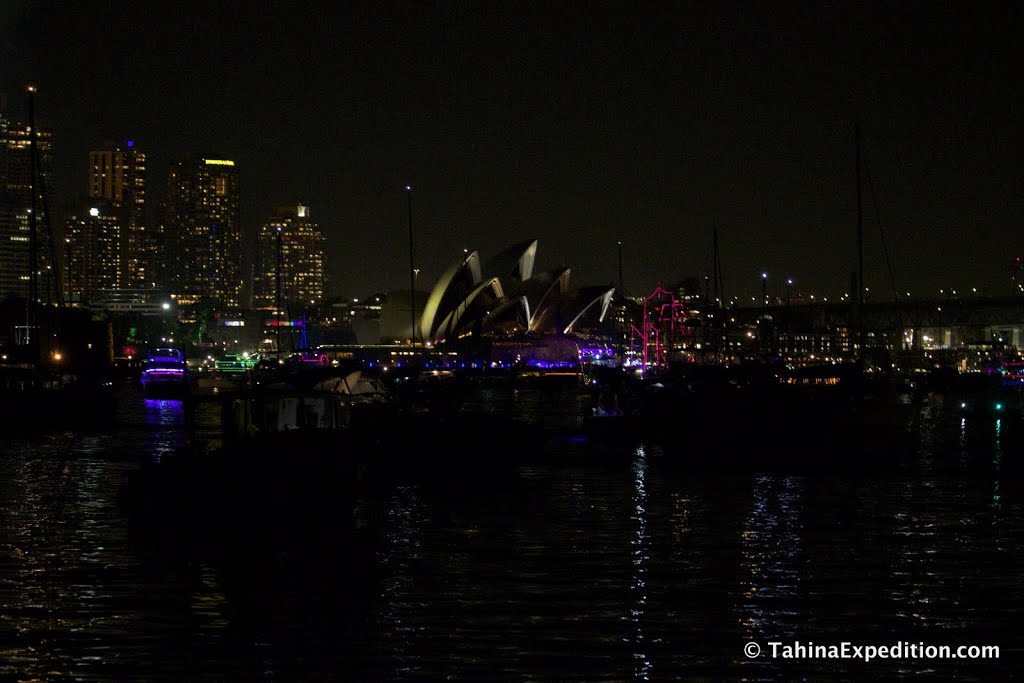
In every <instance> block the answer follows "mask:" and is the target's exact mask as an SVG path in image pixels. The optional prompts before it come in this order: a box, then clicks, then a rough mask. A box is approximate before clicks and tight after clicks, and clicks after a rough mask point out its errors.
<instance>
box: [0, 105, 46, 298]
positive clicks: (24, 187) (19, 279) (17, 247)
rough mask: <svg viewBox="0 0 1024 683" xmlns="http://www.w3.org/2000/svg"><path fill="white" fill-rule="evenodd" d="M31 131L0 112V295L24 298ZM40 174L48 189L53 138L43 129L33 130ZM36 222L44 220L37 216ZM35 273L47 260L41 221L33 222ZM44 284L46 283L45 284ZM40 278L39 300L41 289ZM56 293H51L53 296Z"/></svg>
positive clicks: (27, 276) (40, 203)
mask: <svg viewBox="0 0 1024 683" xmlns="http://www.w3.org/2000/svg"><path fill="white" fill-rule="evenodd" d="M31 137H32V130H31V128H30V127H29V126H27V125H21V124H17V123H15V122H13V121H11V120H10V119H8V118H7V117H6V116H5V115H4V114H3V112H0V296H6V295H7V294H10V293H14V294H16V295H17V296H23V297H24V296H28V294H29V288H30V285H29V281H30V268H29V241H30V234H31V231H30V222H29V214H30V212H31V209H32V154H31ZM37 147H38V151H39V163H40V171H41V175H42V177H43V179H44V180H45V183H46V185H47V186H49V187H50V188H51V189H52V185H53V181H52V178H53V175H52V172H51V169H52V164H51V157H52V148H53V135H52V134H51V133H50V132H49V131H46V130H43V129H39V130H38V131H37ZM42 196H43V194H42V188H39V192H38V194H37V197H38V199H37V206H39V207H43V204H44V203H43V201H42ZM37 215H38V216H39V218H40V219H42V218H45V216H44V215H43V214H42V212H41V209H40V213H39V214H37ZM36 236H37V240H38V241H37V245H38V249H39V252H38V254H39V260H38V264H39V270H40V271H41V272H42V271H45V270H46V269H47V264H48V263H50V262H51V261H52V259H51V258H50V242H49V236H48V234H47V230H46V228H45V222H44V221H43V220H38V221H37V226H36ZM47 282H48V281H47ZM44 286H45V285H44V284H43V281H42V278H40V297H42V292H43V291H44V290H43V287H44ZM55 293H56V292H54V294H55Z"/></svg>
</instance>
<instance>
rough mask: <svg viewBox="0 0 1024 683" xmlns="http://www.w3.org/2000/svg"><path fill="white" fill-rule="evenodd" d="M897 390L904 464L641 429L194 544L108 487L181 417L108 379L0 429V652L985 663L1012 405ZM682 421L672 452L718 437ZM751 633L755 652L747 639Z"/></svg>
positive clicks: (1007, 665) (313, 659)
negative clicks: (969, 407)
mask: <svg viewBox="0 0 1024 683" xmlns="http://www.w3.org/2000/svg"><path fill="white" fill-rule="evenodd" d="M520 398H521V399H522V400H520V401H517V403H516V405H519V406H534V407H535V408H534V409H535V410H537V411H538V412H545V411H546V412H547V413H551V412H552V411H553V410H554V409H555V408H557V407H558V406H562V407H563V408H565V404H564V401H563V400H562V399H561V398H556V399H553V400H546V399H544V398H543V397H538V396H523V397H520ZM492 399H493V400H494V401H503V400H505V398H504V397H499V396H494V397H490V398H489V397H487V396H484V397H483V398H482V400H483V401H484V402H485V403H486V402H487V401H488V400H492ZM566 409H568V408H566ZM915 411H916V413H915V415H916V416H915V421H916V424H915V427H916V430H917V432H916V433H917V434H918V437H917V439H916V440H915V444H914V446H913V452H910V453H903V454H902V460H903V461H904V462H907V463H909V466H908V467H903V468H894V469H886V470H885V471H877V472H872V471H864V470H851V471H843V470H835V471H829V472H818V473H814V474H806V473H805V474H799V473H792V472H786V471H779V470H778V469H777V468H772V469H765V470H759V469H758V468H756V467H754V468H750V469H743V470H732V471H730V470H728V469H725V470H722V469H714V468H693V467H690V466H687V464H686V463H685V462H680V461H679V460H678V459H677V458H676V456H675V455H673V454H669V453H663V452H662V451H661V450H660V449H658V448H657V447H656V446H638V447H631V449H630V450H629V451H628V452H624V453H622V454H621V455H622V457H621V458H604V459H603V460H602V462H600V463H588V462H585V461H584V460H582V459H579V458H577V459H571V460H566V459H559V460H557V461H552V462H551V463H550V464H546V463H545V462H544V461H543V459H542V458H531V459H530V464H528V465H522V466H520V467H518V468H515V469H514V470H513V471H509V472H502V473H500V474H496V475H494V476H490V477H487V478H485V479H481V478H479V477H465V478H459V477H451V478H436V479H421V480H416V479H411V480H408V481H402V480H400V479H399V480H396V481H395V482H394V483H393V485H390V486H388V487H386V488H383V489H381V491H380V499H379V500H377V501H373V503H372V505H371V506H372V507H373V508H374V512H373V513H372V514H370V515H368V517H367V520H368V521H367V520H363V521H362V522H361V523H360V526H359V528H357V529H356V530H355V532H354V533H342V532H340V531H338V530H337V527H334V526H331V525H323V526H322V527H321V526H320V525H317V524H311V525H310V528H308V529H302V530H299V529H296V530H295V531H296V533H295V534H294V535H293V536H292V537H290V538H283V539H282V538H280V537H275V539H273V541H271V540H270V539H264V542H261V541H260V538H261V536H260V533H259V530H254V531H255V533H252V534H244V535H241V536H239V537H237V538H222V539H220V540H218V541H217V542H215V543H211V542H209V541H208V540H206V541H200V540H198V536H197V535H193V534H190V533H189V532H188V531H187V530H185V531H181V532H178V533H174V534H155V533H152V532H151V531H149V530H147V529H145V528H140V527H137V526H135V525H133V524H130V523H129V520H128V519H127V518H126V516H125V514H124V513H123V511H121V510H120V509H119V507H118V505H117V496H116V494H117V491H118V488H119V486H120V485H121V484H122V482H123V481H124V477H125V476H126V474H127V473H128V472H130V471H132V470H134V469H135V468H137V467H138V466H139V464H140V462H142V461H144V460H147V459H149V460H153V459H160V458H168V457H174V451H175V449H176V448H178V447H179V446H181V445H182V444H183V443H184V438H185V431H184V427H183V420H184V413H183V411H182V409H181V405H180V403H178V402H176V401H155V400H149V401H144V400H143V398H142V397H141V396H139V395H137V394H136V393H135V391H134V389H132V388H130V387H128V386H125V387H123V388H122V389H121V393H120V395H119V401H118V414H117V416H116V419H115V420H114V424H113V425H112V426H110V425H108V426H104V427H102V428H101V429H93V430H90V429H77V428H76V429H75V430H65V429H62V428H57V427H54V428H52V429H49V430H45V431H43V432H39V431H34V432H31V433H18V432H17V431H16V430H15V431H12V432H9V433H8V435H7V436H6V438H5V439H4V440H3V442H2V443H0V578H2V584H0V604H2V607H3V609H2V610H0V676H3V677H4V678H15V679H21V680H86V681H93V680H96V681H98V680H181V679H189V680H225V679H228V680H327V679H331V680H337V679H345V680H396V679H398V680H400V679H425V680H437V679H443V678H457V679H463V680H479V679H559V680H563V679H580V680H629V679H662V680H665V679H679V678H700V677H708V678H723V677H724V678H729V679H743V680H755V679H756V680H772V679H790V678H792V677H794V676H796V677H806V678H810V679H821V678H825V677H838V678H841V679H863V678H865V677H869V676H881V677H885V678H911V677H914V678H917V677H920V676H922V675H923V676H925V677H931V678H934V679H935V680H950V679H953V678H963V679H967V680H1001V679H1009V678H1011V677H1012V674H1013V672H1014V671H1017V670H1018V669H1019V666H1018V662H1019V659H1020V657H1021V655H1022V652H1021V649H1022V642H1021V635H1020V632H1019V628H1018V625H1019V622H1020V616H1021V614H1022V613H1024V573H1022V569H1024V566H1022V563H1021V552H1020V548H1021V542H1022V540H1024V496H1022V494H1024V487H1022V486H1021V483H1022V481H1024V480H1022V479H1020V475H1019V474H1014V473H1013V471H1014V470H1015V469H1017V468H1014V467H1008V465H1009V464H1010V463H1012V462H1013V461H1016V460H1017V459H1019V458H1020V457H1021V453H1020V448H1019V444H1017V443H1016V442H1015V440H1014V439H1015V433H1014V428H1013V425H1016V424H1018V423H1019V422H1020V419H1021V416H1020V414H1019V411H1017V409H1016V407H1015V408H1014V410H1012V411H1008V412H1007V413H1006V414H1002V415H998V416H993V415H991V414H987V413H973V414H970V415H968V414H965V413H964V412H963V411H962V410H960V403H959V402H957V401H956V400H953V399H950V397H943V396H931V397H925V398H924V399H923V400H921V401H920V403H919V404H917V405H916V406H915ZM681 427H682V428H684V429H686V428H693V429H698V428H699V427H700V426H699V425H692V426H688V425H686V424H685V420H681ZM495 438H499V439H500V438H501V435H500V434H496V435H495ZM571 446H572V444H568V443H567V444H566V448H569V447H571ZM837 446H838V444H837ZM479 448H480V450H481V452H482V453H483V452H486V450H487V448H488V444H487V443H480V444H479ZM701 448H703V449H705V452H702V453H698V454H690V457H691V459H694V458H697V457H699V458H703V459H706V460H713V459H715V458H716V455H717V454H716V453H714V452H712V449H709V447H708V446H706V445H705V446H702V447H701ZM828 449H829V444H827V443H826V444H822V450H823V453H822V455H823V457H824V456H827V455H828V453H827V451H828ZM1018 471H1019V470H1018ZM300 531H301V532H302V533H299V532H300ZM751 641H753V642H757V643H758V644H759V645H760V646H761V648H762V655H761V656H760V657H757V658H749V657H747V656H745V655H744V651H743V647H744V645H745V644H747V643H748V642H751ZM772 641H776V642H785V643H792V642H794V641H800V642H803V643H807V642H813V643H815V644H824V645H833V644H834V645H838V644H840V643H842V642H843V641H850V642H852V643H855V644H877V645H888V644H891V643H895V642H897V641H906V642H910V643H915V644H916V643H925V644H929V645H947V644H949V645H953V646H957V645H998V646H999V647H1000V658H999V659H998V660H988V661H982V660H957V661H951V660H930V659H908V658H904V659H900V660H881V659H880V660H875V661H873V662H868V663H865V662H863V661H857V660H840V661H835V660H803V661H793V660H781V659H773V658H771V657H769V656H767V653H766V652H765V651H767V650H768V649H769V643H770V642H772Z"/></svg>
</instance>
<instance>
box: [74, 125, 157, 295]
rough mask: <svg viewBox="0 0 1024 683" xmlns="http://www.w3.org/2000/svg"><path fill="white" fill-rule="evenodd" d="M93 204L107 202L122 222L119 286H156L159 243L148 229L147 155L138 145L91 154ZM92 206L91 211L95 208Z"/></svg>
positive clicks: (132, 144) (120, 230)
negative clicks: (94, 202) (101, 201)
mask: <svg viewBox="0 0 1024 683" xmlns="http://www.w3.org/2000/svg"><path fill="white" fill-rule="evenodd" d="M87 196H88V197H89V199H90V200H98V199H102V200H106V201H107V202H109V204H108V206H109V211H110V212H111V213H112V215H116V217H117V219H118V222H119V232H120V240H121V242H120V244H119V246H118V250H119V254H118V265H117V268H118V270H119V276H118V281H119V286H121V287H154V286H155V285H156V282H155V280H156V277H155V275H156V273H155V271H156V264H157V261H156V259H157V243H156V241H155V240H154V239H153V235H152V234H151V232H150V231H149V230H148V229H147V226H146V216H145V214H146V154H145V152H143V151H142V150H141V149H139V148H138V147H137V146H136V145H135V143H134V142H132V141H129V142H128V143H127V146H126V148H125V149H121V148H119V147H107V148H104V149H99V150H94V151H92V152H89V185H88V194H87ZM92 206H95V205H91V206H90V207H89V208H92Z"/></svg>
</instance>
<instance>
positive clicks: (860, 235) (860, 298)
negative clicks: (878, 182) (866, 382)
mask: <svg viewBox="0 0 1024 683" xmlns="http://www.w3.org/2000/svg"><path fill="white" fill-rule="evenodd" d="M853 141H854V146H855V147H856V154H855V166H856V174H857V326H858V330H857V343H858V345H859V347H860V348H859V351H858V358H861V359H862V358H863V357H864V210H863V208H862V201H861V179H860V176H861V172H860V124H859V123H855V124H854V126H853Z"/></svg>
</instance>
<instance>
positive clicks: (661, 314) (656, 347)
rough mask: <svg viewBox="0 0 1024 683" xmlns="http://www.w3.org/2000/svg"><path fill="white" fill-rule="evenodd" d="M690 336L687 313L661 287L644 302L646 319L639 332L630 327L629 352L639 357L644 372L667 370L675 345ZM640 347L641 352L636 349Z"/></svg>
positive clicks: (655, 289) (644, 318)
mask: <svg viewBox="0 0 1024 683" xmlns="http://www.w3.org/2000/svg"><path fill="white" fill-rule="evenodd" d="M689 333H690V330H689V328H688V327H687V325H686V310H685V308H684V307H683V304H681V303H679V302H678V301H676V297H675V295H673V294H672V292H670V291H668V290H667V289H663V288H662V286H661V284H660V283H659V284H658V286H657V287H655V288H654V291H653V292H651V294H650V295H648V296H647V298H645V299H644V317H643V321H642V322H641V326H640V328H637V327H636V325H630V342H629V346H630V350H632V351H633V354H634V356H636V355H639V356H640V363H641V369H642V370H643V372H647V370H648V368H667V367H668V353H669V351H671V350H672V347H673V344H674V343H675V342H676V341H677V340H679V339H681V338H682V337H684V336H686V335H687V334H689ZM638 346H639V347H640V348H639V350H638V349H637V347H638Z"/></svg>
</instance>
